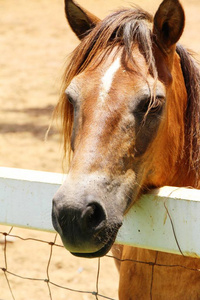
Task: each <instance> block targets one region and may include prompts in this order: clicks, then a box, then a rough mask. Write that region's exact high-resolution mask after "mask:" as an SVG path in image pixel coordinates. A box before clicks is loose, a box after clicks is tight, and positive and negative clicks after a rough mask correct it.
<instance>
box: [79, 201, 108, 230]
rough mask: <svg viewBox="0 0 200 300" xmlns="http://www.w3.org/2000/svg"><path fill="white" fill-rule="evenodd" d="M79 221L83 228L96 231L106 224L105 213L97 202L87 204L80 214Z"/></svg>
mask: <svg viewBox="0 0 200 300" xmlns="http://www.w3.org/2000/svg"><path fill="white" fill-rule="evenodd" d="M81 222H82V225H83V228H84V229H85V230H89V231H90V230H92V231H93V232H94V231H95V232H98V231H100V230H102V229H103V228H104V227H105V225H106V213H105V210H104V208H103V207H102V206H101V205H100V204H99V203H98V202H92V203H90V204H88V205H87V207H86V208H85V209H84V211H83V212H82V214H81Z"/></svg>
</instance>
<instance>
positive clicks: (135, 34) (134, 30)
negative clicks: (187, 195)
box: [54, 7, 200, 180]
mask: <svg viewBox="0 0 200 300" xmlns="http://www.w3.org/2000/svg"><path fill="white" fill-rule="evenodd" d="M152 21H153V17H152V16H151V15H150V14H149V13H148V12H146V11H144V10H142V9H140V8H137V7H136V8H134V9H133V8H131V9H121V10H118V11H116V12H113V13H112V14H110V15H109V16H107V17H106V18H105V19H104V20H103V21H101V22H99V23H98V24H97V25H96V27H95V28H94V29H92V31H90V32H88V34H87V35H86V36H85V37H84V39H83V40H82V41H81V43H80V44H79V45H78V46H77V47H76V49H75V50H74V51H73V52H72V55H71V59H70V61H69V64H68V66H67V69H66V72H65V74H64V77H63V85H62V89H61V96H60V99H59V102H58V104H57V106H56V108H55V113H54V115H55V116H61V120H62V133H63V145H64V157H66V155H68V158H69V160H70V157H71V142H70V140H71V133H72V127H73V106H72V104H71V103H70V102H69V101H67V99H66V95H65V90H66V88H67V86H68V85H69V83H70V82H71V80H72V79H73V77H75V76H76V75H78V74H79V73H81V72H82V71H84V70H85V69H86V67H88V66H89V65H90V66H93V65H94V67H95V64H97V63H98V62H99V60H98V58H99V56H100V54H101V53H104V55H106V54H107V53H109V51H112V49H113V48H114V47H116V46H117V47H118V48H119V49H123V54H122V55H123V57H124V59H127V60H128V61H129V62H130V63H131V64H132V65H133V70H134V68H136V69H137V64H136V62H135V61H134V57H133V55H132V49H133V45H134V44H137V45H138V46H139V50H140V52H141V53H142V55H143V56H144V58H145V60H146V63H147V66H148V68H149V70H150V71H151V73H152V75H153V76H154V78H157V68H156V64H155V59H154V54H153V33H152ZM176 51H177V53H178V55H179V56H180V59H181V67H182V72H183V76H184V80H185V85H186V90H187V95H188V105H187V110H186V114H185V141H186V145H187V147H186V149H185V151H186V155H185V157H187V158H189V161H188V171H189V170H191V169H192V170H195V172H196V180H198V178H199V175H198V173H199V172H198V165H199V157H200V126H199V116H200V72H199V68H198V66H197V63H196V62H195V60H194V59H193V57H192V55H191V54H190V53H189V52H188V51H187V50H186V49H184V48H183V47H182V46H181V45H179V44H178V45H177V48H176ZM137 71H138V69H137Z"/></svg>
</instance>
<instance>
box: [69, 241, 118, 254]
mask: <svg viewBox="0 0 200 300" xmlns="http://www.w3.org/2000/svg"><path fill="white" fill-rule="evenodd" d="M114 240H115V239H114ZM114 240H113V239H111V240H110V241H109V242H108V243H107V244H106V245H104V246H103V247H102V248H101V249H99V250H98V251H96V252H91V253H87V252H86V253H81V252H80V253H79V252H70V253H71V254H73V255H74V256H78V257H84V258H96V257H102V256H104V255H106V254H107V253H108V251H109V250H110V249H111V247H112V245H113V243H114Z"/></svg>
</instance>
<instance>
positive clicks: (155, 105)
mask: <svg viewBox="0 0 200 300" xmlns="http://www.w3.org/2000/svg"><path fill="white" fill-rule="evenodd" d="M163 104H164V97H163V96H156V97H155V98H151V97H150V98H148V99H145V101H143V103H142V107H141V108H142V109H141V110H142V112H143V113H157V112H160V111H161V110H162V107H163Z"/></svg>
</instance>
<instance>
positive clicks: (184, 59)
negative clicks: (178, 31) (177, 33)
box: [176, 44, 200, 184]
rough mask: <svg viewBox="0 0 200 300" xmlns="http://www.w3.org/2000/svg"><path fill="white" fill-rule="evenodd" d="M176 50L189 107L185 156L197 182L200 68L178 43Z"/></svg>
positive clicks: (199, 159) (199, 126)
mask: <svg viewBox="0 0 200 300" xmlns="http://www.w3.org/2000/svg"><path fill="white" fill-rule="evenodd" d="M176 52H177V53H178V55H179V57H180V62H181V68H182V72H183V77H184V81H185V86H186V91H187V97H188V98H187V109H186V113H185V143H186V147H185V154H186V155H185V157H186V158H187V162H188V166H189V168H188V171H190V170H192V171H193V172H194V173H195V178H196V184H198V181H199V161H200V69H199V65H198V64H197V61H196V60H195V59H194V58H193V54H192V53H190V52H189V51H187V50H186V49H185V48H184V47H183V46H181V45H180V44H177V47H176Z"/></svg>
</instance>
